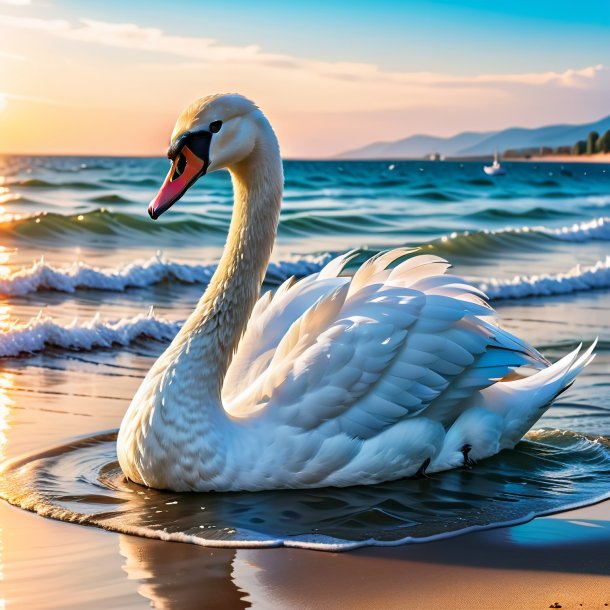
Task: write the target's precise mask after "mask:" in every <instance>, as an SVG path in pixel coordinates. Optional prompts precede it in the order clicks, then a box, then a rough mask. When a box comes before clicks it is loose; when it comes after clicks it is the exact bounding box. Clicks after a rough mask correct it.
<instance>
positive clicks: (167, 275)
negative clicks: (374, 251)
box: [0, 253, 331, 296]
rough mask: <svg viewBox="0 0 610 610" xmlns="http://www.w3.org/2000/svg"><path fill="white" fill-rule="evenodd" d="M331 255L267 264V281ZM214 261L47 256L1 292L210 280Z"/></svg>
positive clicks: (2, 284)
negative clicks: (115, 261)
mask: <svg viewBox="0 0 610 610" xmlns="http://www.w3.org/2000/svg"><path fill="white" fill-rule="evenodd" d="M330 258H331V255H330V254H327V253H326V254H320V255H304V256H294V257H292V258H291V259H287V260H282V261H279V262H277V263H275V262H271V263H269V266H268V268H267V274H266V276H265V282H267V283H269V284H281V283H282V282H283V281H284V280H286V279H288V278H289V277H291V276H293V275H294V276H296V277H303V276H305V275H309V274H311V273H315V272H316V271H319V270H320V269H321V268H322V267H323V266H324V265H325V264H326V263H327V262H328V261H329V260H330ZM215 270H216V265H215V264H208V265H191V264H187V263H177V262H172V261H169V260H167V259H165V258H164V257H163V256H162V255H160V254H157V256H153V257H152V258H150V259H148V260H146V261H142V262H134V263H129V264H126V265H120V266H118V267H111V268H106V269H103V268H98V267H92V266H90V265H87V264H85V263H82V262H78V263H74V264H72V265H70V266H69V267H55V266H53V265H50V264H48V263H46V262H45V260H44V258H41V259H40V260H39V261H37V262H35V263H33V264H32V266H31V267H24V268H22V269H20V270H18V271H14V272H13V273H12V274H11V275H9V276H8V277H5V278H2V279H0V294H4V295H7V296H23V295H26V294H30V293H32V292H36V291H39V290H55V291H57V292H74V291H75V290H78V289H82V288H84V289H89V290H109V291H114V292H122V291H124V290H126V289H127V288H145V287H147V286H152V285H154V284H158V283H160V282H163V281H171V280H175V281H178V282H182V283H184V284H207V283H208V282H209V281H210V279H211V277H212V275H213V273H214V271H215Z"/></svg>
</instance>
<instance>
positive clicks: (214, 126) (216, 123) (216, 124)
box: [210, 121, 222, 133]
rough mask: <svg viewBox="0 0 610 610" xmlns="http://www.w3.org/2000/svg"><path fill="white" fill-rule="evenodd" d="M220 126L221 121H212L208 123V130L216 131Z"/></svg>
mask: <svg viewBox="0 0 610 610" xmlns="http://www.w3.org/2000/svg"><path fill="white" fill-rule="evenodd" d="M221 127H222V121H212V122H211V123H210V131H211V132H212V133H218V132H219V131H220V128H221Z"/></svg>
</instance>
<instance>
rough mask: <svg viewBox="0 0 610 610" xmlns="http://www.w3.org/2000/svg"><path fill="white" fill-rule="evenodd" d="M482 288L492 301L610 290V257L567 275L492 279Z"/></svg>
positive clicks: (580, 267)
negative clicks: (609, 288) (601, 289)
mask: <svg viewBox="0 0 610 610" xmlns="http://www.w3.org/2000/svg"><path fill="white" fill-rule="evenodd" d="M477 283H478V287H479V288H480V289H481V290H482V291H483V292H484V293H485V294H486V295H487V296H488V297H489V298H490V299H522V298H525V297H535V296H553V295H559V294H569V293H572V292H581V291H586V290H596V289H600V288H608V287H610V256H608V257H606V259H605V260H601V261H598V262H597V263H595V265H591V266H581V265H576V266H575V267H574V268H573V269H571V270H570V271H568V272H567V273H555V274H545V275H529V276H527V275H526V276H521V275H518V276H516V277H514V278H513V279H505V280H502V279H495V278H492V279H489V280H483V281H480V282H477Z"/></svg>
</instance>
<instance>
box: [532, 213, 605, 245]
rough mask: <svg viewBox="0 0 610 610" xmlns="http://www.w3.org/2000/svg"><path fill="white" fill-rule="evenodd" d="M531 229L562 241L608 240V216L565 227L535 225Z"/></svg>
mask: <svg viewBox="0 0 610 610" xmlns="http://www.w3.org/2000/svg"><path fill="white" fill-rule="evenodd" d="M532 230H534V231H538V232H539V233H544V234H545V235H548V236H549V237H554V238H555V239H561V240H563V241H578V242H583V241H592V240H601V241H608V240H610V218H608V217H603V216H602V217H600V218H594V219H593V220H589V221H586V222H581V223H575V224H573V225H571V226H567V227H560V228H557V229H549V228H547V227H535V228H534V229H532Z"/></svg>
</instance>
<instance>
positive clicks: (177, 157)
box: [148, 94, 262, 220]
mask: <svg viewBox="0 0 610 610" xmlns="http://www.w3.org/2000/svg"><path fill="white" fill-rule="evenodd" d="M261 117H262V113H261V112H260V110H259V109H258V108H257V106H256V105H255V104H254V103H252V102H251V101H250V100H248V99H246V98H245V97H243V96H241V95H237V94H222V95H211V96H208V97H204V98H201V99H199V100H197V101H196V102H194V103H193V104H191V105H190V106H189V107H188V108H186V109H185V110H184V111H183V112H182V114H181V115H180V116H179V117H178V120H177V121H176V126H175V127H174V131H173V133H172V137H171V141H170V146H169V148H168V150H167V156H168V158H169V160H170V161H171V164H172V166H171V168H170V170H169V173H168V174H167V177H166V178H165V182H163V185H162V186H161V189H160V190H159V192H158V193H157V195H156V197H155V198H154V199H153V200H152V201H151V202H150V205H149V206H148V213H149V214H150V217H151V218H152V219H153V220H156V219H157V218H158V217H159V216H160V215H161V214H163V212H165V211H166V210H168V209H169V208H170V207H171V206H172V205H173V204H174V203H176V201H178V199H180V197H182V195H184V193H186V191H187V190H188V189H189V188H190V187H191V186H192V185H193V184H194V183H195V182H196V181H197V180H198V179H199V178H200V177H201V176H203V175H204V174H206V173H208V172H213V171H215V170H217V169H225V168H230V167H232V166H234V165H236V164H238V163H240V162H241V161H243V160H244V159H246V158H247V157H248V155H250V153H251V152H252V150H253V149H254V146H255V144H256V140H257V133H258V131H259V129H260V119H261Z"/></svg>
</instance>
